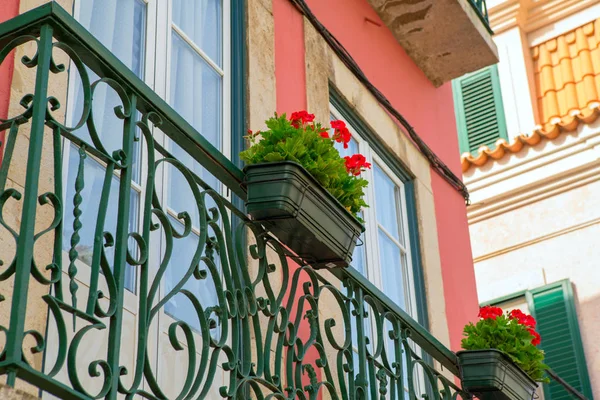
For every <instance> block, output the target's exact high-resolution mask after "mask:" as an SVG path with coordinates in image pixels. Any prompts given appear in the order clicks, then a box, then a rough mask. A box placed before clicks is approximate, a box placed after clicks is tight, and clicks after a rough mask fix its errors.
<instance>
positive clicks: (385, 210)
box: [330, 93, 428, 398]
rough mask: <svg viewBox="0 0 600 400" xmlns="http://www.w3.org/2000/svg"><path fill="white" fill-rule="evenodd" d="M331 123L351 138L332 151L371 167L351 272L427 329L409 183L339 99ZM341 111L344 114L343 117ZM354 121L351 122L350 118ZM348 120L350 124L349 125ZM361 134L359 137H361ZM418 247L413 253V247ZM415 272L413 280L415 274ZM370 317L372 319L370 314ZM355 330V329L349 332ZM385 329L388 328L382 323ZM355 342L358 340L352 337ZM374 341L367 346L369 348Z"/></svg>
mask: <svg viewBox="0 0 600 400" xmlns="http://www.w3.org/2000/svg"><path fill="white" fill-rule="evenodd" d="M332 101H333V105H332V106H331V115H330V119H331V120H336V119H340V120H343V121H344V122H345V123H346V125H347V126H348V128H349V129H350V132H351V133H352V139H351V140H350V142H349V143H348V148H347V149H344V148H343V145H341V144H340V143H336V148H337V149H338V151H339V152H340V154H341V155H342V156H350V155H352V154H356V153H361V154H363V155H364V156H365V157H366V158H367V161H368V162H370V163H371V165H372V167H371V169H370V170H368V171H366V172H364V173H363V174H362V176H363V177H364V178H365V179H367V180H368V181H369V186H368V188H367V190H366V191H365V201H366V203H367V204H368V205H369V207H368V208H366V209H364V210H363V211H362V212H361V215H360V217H361V218H362V219H363V220H364V224H365V232H364V233H363V234H362V236H361V238H360V239H361V241H362V243H363V244H362V246H357V247H356V248H355V250H354V254H353V255H352V263H351V264H352V267H354V268H355V269H356V270H358V271H359V272H360V273H361V274H362V275H364V276H365V277H366V278H367V279H369V280H370V281H371V282H372V283H373V284H374V285H375V286H377V287H378V288H379V289H380V290H381V291H382V292H383V293H385V295H386V296H388V297H389V298H390V299H391V300H392V301H393V302H395V303H396V304H398V305H399V306H400V307H401V308H402V309H403V310H405V311H406V312H407V313H408V314H409V315H411V316H412V317H413V318H415V319H416V320H417V321H419V322H421V323H422V324H423V325H427V318H426V310H424V307H423V305H424V304H425V303H424V301H423V298H422V297H423V295H424V290H423V289H422V288H421V286H420V285H421V284H422V281H420V276H421V275H420V273H419V272H418V271H419V270H420V265H419V262H418V260H419V258H418V238H417V236H416V232H415V230H414V225H411V223H410V222H411V221H410V218H409V216H410V213H411V212H414V210H413V209H412V207H409V201H410V198H411V196H412V191H411V190H410V189H409V188H410V187H411V182H410V179H409V178H408V176H407V175H406V174H404V173H399V172H398V168H397V166H396V165H395V164H394V162H393V161H391V160H390V158H389V157H388V155H387V154H386V153H385V151H382V149H380V148H378V147H375V146H377V145H378V143H377V141H376V140H372V141H369V137H368V136H367V135H368V130H367V129H366V128H365V127H364V126H362V123H361V122H360V121H359V120H357V119H356V118H354V116H353V115H352V114H351V112H348V111H347V110H345V107H344V104H343V103H342V102H341V101H339V99H338V97H337V96H336V95H335V93H334V96H332ZM341 110H344V111H346V112H344V113H343V112H342V111H341ZM351 117H352V118H351ZM350 119H352V122H349V120H350ZM359 132H360V134H359ZM415 246H416V247H415ZM415 272H417V274H415ZM369 314H370V315H372V313H369ZM373 324H374V321H371V324H370V325H369V324H366V325H365V330H366V332H365V334H366V336H367V337H369V336H370V335H371V333H372V332H376V327H375V325H373ZM353 329H354V327H353ZM384 329H387V330H391V329H392V327H391V325H390V324H389V322H387V321H386V327H385V328H384ZM352 337H353V339H355V337H356V335H352ZM374 342H375V339H374V340H373V341H371V343H370V344H369V346H372V345H373V343H374ZM352 345H353V349H354V357H355V362H357V360H358V358H357V357H358V356H357V351H358V348H357V345H358V344H357V343H356V341H353V344H352ZM392 345H393V344H392V342H391V341H388V342H387V346H388V353H387V354H388V357H390V358H391V360H390V362H396V361H397V362H400V360H396V359H395V355H394V351H393V349H392V347H391V346H392ZM413 350H414V351H415V352H416V353H417V354H420V351H421V350H420V349H419V348H418V347H416V346H413ZM405 357H406V354H405V353H404V354H403V356H402V363H403V366H404V368H406V358H405ZM416 374H417V375H416V377H417V379H416V380H415V385H417V389H416V390H417V393H418V392H419V391H420V389H424V390H427V389H426V388H428V387H427V385H426V383H425V380H424V376H423V374H422V371H420V370H418V372H417V373H416ZM404 389H405V397H406V398H408V397H409V395H408V377H407V376H406V375H405V376H404Z"/></svg>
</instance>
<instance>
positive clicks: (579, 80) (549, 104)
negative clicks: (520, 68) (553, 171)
mask: <svg viewBox="0 0 600 400" xmlns="http://www.w3.org/2000/svg"><path fill="white" fill-rule="evenodd" d="M532 55H533V63H534V75H535V87H536V96H537V103H538V104H537V106H538V111H539V118H540V120H541V121H540V126H539V127H538V129H536V130H535V131H534V132H532V133H531V134H523V135H519V136H518V137H516V138H514V139H513V140H512V141H511V142H510V143H509V142H507V141H506V140H504V139H499V140H498V141H497V142H496V147H495V148H494V149H489V148H488V147H486V146H482V147H481V148H480V149H479V151H478V152H477V155H475V156H474V155H472V154H469V153H465V154H463V155H462V156H461V163H462V169H463V172H466V171H467V170H468V169H469V168H470V167H471V165H475V166H482V165H484V164H485V163H486V162H488V160H498V159H500V158H502V157H503V156H504V155H505V154H506V153H507V152H508V153H516V152H518V151H520V150H521V149H522V148H523V146H534V145H536V144H538V143H539V142H540V141H541V140H542V139H554V138H556V137H557V136H558V135H560V133H561V132H565V131H566V132H572V131H574V130H575V129H577V126H578V125H579V124H580V123H584V124H589V123H591V122H593V121H595V120H596V118H598V116H599V115H600V111H599V108H598V106H599V103H600V96H599V94H600V19H597V20H596V21H593V22H590V23H588V24H585V25H583V26H580V27H579V28H577V29H575V30H573V31H571V32H567V33H565V34H563V35H561V36H559V37H556V38H554V39H551V40H548V41H547V42H544V43H542V44H539V45H537V46H535V47H534V48H532Z"/></svg>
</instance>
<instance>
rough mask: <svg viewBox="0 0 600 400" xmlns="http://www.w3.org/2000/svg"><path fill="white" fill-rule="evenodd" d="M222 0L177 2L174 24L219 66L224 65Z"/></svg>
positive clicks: (181, 0) (178, 0)
mask: <svg viewBox="0 0 600 400" xmlns="http://www.w3.org/2000/svg"><path fill="white" fill-rule="evenodd" d="M221 1H222V0H176V1H174V2H173V23H174V24H175V25H177V27H178V28H179V29H181V30H182V31H183V32H184V33H185V34H186V36H188V37H189V38H190V39H191V40H192V41H193V42H194V43H195V44H196V45H197V46H198V47H200V48H201V49H202V51H204V53H206V55H208V56H209V57H210V58H211V60H213V61H214V62H215V63H216V64H217V65H219V66H221V65H222V51H221V49H222V47H223V39H222V32H223V28H222V21H223V16H222V14H223V7H222V4H221Z"/></svg>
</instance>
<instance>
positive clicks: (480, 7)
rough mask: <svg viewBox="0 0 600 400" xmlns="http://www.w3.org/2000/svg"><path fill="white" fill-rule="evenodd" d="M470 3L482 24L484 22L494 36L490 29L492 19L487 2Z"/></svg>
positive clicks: (480, 0) (477, 0)
mask: <svg viewBox="0 0 600 400" xmlns="http://www.w3.org/2000/svg"><path fill="white" fill-rule="evenodd" d="M469 2H470V3H471V5H472V6H473V8H474V9H475V11H476V12H477V15H478V16H479V19H481V22H483V24H484V25H485V27H486V29H487V30H488V32H489V33H491V34H493V33H494V32H493V31H492V28H491V27H490V18H489V15H488V9H487V4H486V2H485V0H469Z"/></svg>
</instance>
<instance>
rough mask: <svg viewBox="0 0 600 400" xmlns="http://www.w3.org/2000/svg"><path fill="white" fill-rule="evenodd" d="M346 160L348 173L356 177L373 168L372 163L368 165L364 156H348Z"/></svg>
mask: <svg viewBox="0 0 600 400" xmlns="http://www.w3.org/2000/svg"><path fill="white" fill-rule="evenodd" d="M344 160H346V171H348V173H349V174H352V175H354V176H358V175H360V173H361V172H362V171H364V170H366V169H368V168H371V163H368V162H367V159H366V158H365V156H363V155H362V154H355V155H353V156H352V157H349V156H346V157H344Z"/></svg>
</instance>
